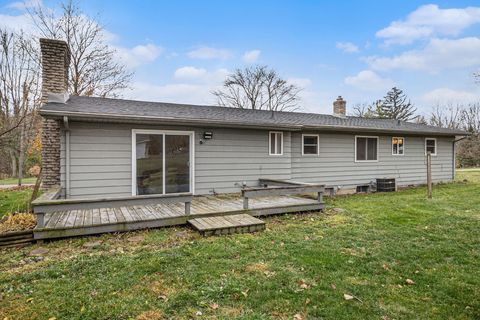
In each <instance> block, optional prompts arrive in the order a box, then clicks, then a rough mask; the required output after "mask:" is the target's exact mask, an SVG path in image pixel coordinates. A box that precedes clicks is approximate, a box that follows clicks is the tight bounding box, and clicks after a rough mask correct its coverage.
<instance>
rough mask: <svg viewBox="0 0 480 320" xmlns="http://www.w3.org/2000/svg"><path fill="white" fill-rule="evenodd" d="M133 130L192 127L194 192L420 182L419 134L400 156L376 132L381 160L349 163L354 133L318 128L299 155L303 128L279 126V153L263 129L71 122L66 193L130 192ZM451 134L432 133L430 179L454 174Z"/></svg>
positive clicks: (109, 194) (107, 194)
mask: <svg viewBox="0 0 480 320" xmlns="http://www.w3.org/2000/svg"><path fill="white" fill-rule="evenodd" d="M132 129H155V130H179V131H194V132H195V147H194V148H195V157H194V166H195V179H194V181H195V187H194V188H195V194H197V195H199V194H211V193H213V192H214V191H215V192H217V193H230V192H238V191H240V187H241V184H242V182H245V183H246V184H247V185H248V186H257V185H258V179H259V178H273V179H284V180H293V181H302V182H315V183H324V184H326V185H342V186H345V187H347V186H355V185H358V184H365V183H368V182H370V181H371V180H374V179H375V178H377V177H384V176H388V177H395V178H397V179H398V182H399V184H401V185H408V184H418V183H424V182H425V156H424V138H423V137H406V151H405V155H404V156H397V157H394V156H392V155H391V145H390V139H391V136H384V137H380V153H379V162H376V163H355V161H354V135H353V134H324V133H320V155H318V156H302V155H301V146H302V143H301V133H299V132H295V133H290V132H283V139H284V147H283V155H281V156H270V155H269V131H268V130H253V129H227V128H225V129H219V128H215V129H212V128H192V127H173V126H145V125H126V124H110V123H82V122H71V123H70V195H71V198H83V197H115V196H130V195H131V193H132V191H131V190H132V173H131V170H132V163H131V159H132V146H131V143H132V137H131V135H132ZM204 131H212V132H213V139H211V140H204V143H203V144H200V140H203V139H202V138H203V132H204ZM308 133H313V132H308ZM452 140H453V139H452V138H437V148H438V151H437V154H438V155H437V156H436V157H433V177H434V179H435V181H446V180H451V179H452V165H453V163H452V153H453V151H452ZM61 142H62V147H61V164H62V167H61V180H62V185H63V186H65V143H64V137H63V134H62V141H61Z"/></svg>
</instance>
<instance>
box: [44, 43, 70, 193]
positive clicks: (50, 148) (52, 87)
mask: <svg viewBox="0 0 480 320" xmlns="http://www.w3.org/2000/svg"><path fill="white" fill-rule="evenodd" d="M40 50H41V53H42V104H45V103H47V102H49V101H50V102H65V101H66V100H67V99H68V94H67V91H68V66H69V64H70V50H69V48H68V45H67V43H66V42H65V41H61V40H53V39H40ZM60 133H61V126H60V120H59V119H51V118H43V127H42V189H50V188H52V187H56V186H60V167H61V163H60Z"/></svg>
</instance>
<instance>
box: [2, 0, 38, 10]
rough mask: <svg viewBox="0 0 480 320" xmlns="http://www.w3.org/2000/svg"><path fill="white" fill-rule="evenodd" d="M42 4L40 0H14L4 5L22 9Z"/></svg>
mask: <svg viewBox="0 0 480 320" xmlns="http://www.w3.org/2000/svg"><path fill="white" fill-rule="evenodd" d="M42 6H43V3H42V0H27V1H15V2H12V3H9V4H8V5H7V6H6V7H7V8H10V9H16V10H21V11H24V10H26V9H30V8H37V7H42Z"/></svg>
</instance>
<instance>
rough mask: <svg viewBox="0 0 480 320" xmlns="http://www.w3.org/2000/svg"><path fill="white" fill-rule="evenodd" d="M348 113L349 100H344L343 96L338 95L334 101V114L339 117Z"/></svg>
mask: <svg viewBox="0 0 480 320" xmlns="http://www.w3.org/2000/svg"><path fill="white" fill-rule="evenodd" d="M346 114H347V101H345V100H343V98H342V96H338V98H337V100H335V101H334V102H333V115H334V116H337V117H345V116H346Z"/></svg>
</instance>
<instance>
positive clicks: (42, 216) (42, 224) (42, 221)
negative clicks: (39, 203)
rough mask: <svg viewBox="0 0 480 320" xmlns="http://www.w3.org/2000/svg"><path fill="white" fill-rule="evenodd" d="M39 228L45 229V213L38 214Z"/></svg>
mask: <svg viewBox="0 0 480 320" xmlns="http://www.w3.org/2000/svg"><path fill="white" fill-rule="evenodd" d="M36 215H37V228H43V227H45V213H44V212H37V213H36Z"/></svg>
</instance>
